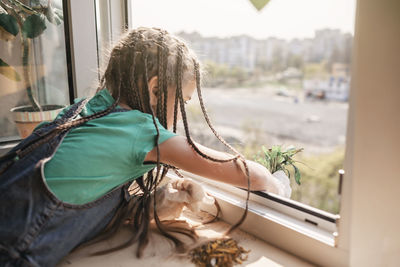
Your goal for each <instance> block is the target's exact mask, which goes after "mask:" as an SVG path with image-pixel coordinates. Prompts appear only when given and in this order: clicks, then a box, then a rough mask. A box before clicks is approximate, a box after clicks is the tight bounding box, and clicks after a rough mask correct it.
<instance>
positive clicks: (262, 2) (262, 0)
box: [250, 0, 269, 11]
mask: <svg viewBox="0 0 400 267" xmlns="http://www.w3.org/2000/svg"><path fill="white" fill-rule="evenodd" d="M250 2H251V3H252V4H253V6H254V7H255V8H256V9H257V10H258V11H260V10H261V9H263V8H264V7H265V6H266V5H267V4H268V2H269V0H250Z"/></svg>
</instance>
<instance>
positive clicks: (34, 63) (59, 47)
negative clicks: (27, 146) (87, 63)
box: [0, 0, 69, 141]
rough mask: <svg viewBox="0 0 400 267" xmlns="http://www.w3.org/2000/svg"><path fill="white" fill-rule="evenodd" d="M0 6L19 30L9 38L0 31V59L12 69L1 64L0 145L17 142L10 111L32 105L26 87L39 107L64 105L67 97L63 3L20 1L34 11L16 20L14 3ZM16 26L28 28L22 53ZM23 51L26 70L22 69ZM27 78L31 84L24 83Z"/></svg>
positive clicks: (5, 3)
mask: <svg viewBox="0 0 400 267" xmlns="http://www.w3.org/2000/svg"><path fill="white" fill-rule="evenodd" d="M2 2H4V3H2V4H3V8H4V9H5V10H6V11H7V12H8V14H9V15H10V16H11V17H13V18H12V19H11V20H15V21H16V24H15V25H16V27H17V28H18V34H17V35H16V36H15V37H12V35H11V34H10V33H8V32H7V31H6V30H4V28H2V27H0V29H1V30H2V31H1V33H0V34H1V40H0V59H1V60H2V62H5V63H6V64H8V65H10V66H11V68H10V67H4V64H3V66H2V67H1V69H2V71H1V72H0V87H1V88H0V141H5V140H10V139H15V138H18V131H17V129H16V126H15V123H14V122H13V118H12V115H11V112H10V109H11V108H13V107H16V106H22V105H30V104H31V101H30V100H29V98H28V95H27V90H26V89H27V87H28V85H29V84H30V85H31V88H32V90H33V95H34V97H35V99H37V101H38V102H39V104H40V105H41V106H44V105H47V104H51V105H66V104H68V102H69V97H68V79H67V64H66V54H65V53H66V50H65V40H64V23H63V14H62V13H63V12H62V1H61V0H53V1H39V0H37V1H21V2H23V3H24V4H26V5H28V6H30V7H31V8H32V9H33V10H34V11H29V12H28V13H27V12H24V11H21V12H20V13H19V15H18V16H17V15H16V13H15V12H13V11H12V10H14V11H16V10H19V9H18V7H19V6H20V5H18V3H17V2H16V1H12V0H10V1H2ZM49 2H50V3H51V9H49V8H48V3H49ZM50 10H51V11H50ZM49 20H51V21H52V22H49ZM19 23H21V25H22V24H23V25H28V26H29V27H27V26H25V28H24V31H23V32H24V33H26V35H27V36H28V38H26V49H25V50H24V49H23V48H24V45H23V44H24V43H25V42H24V41H23V38H22V35H21V27H20V26H18V25H19ZM24 23H25V24H24ZM10 37H12V38H11V39H10ZM29 37H33V38H29ZM7 39H9V40H8V41H7ZM24 51H25V53H26V55H27V61H26V62H27V64H26V65H27V66H28V67H26V68H24V67H23V65H24V64H23V53H24ZM28 73H29V74H28ZM26 77H29V80H30V82H27V83H26V82H25V80H26Z"/></svg>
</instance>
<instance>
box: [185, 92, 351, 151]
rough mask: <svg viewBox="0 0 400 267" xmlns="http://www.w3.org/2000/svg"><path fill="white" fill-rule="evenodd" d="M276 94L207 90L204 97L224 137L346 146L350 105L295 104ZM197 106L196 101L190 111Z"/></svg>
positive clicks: (322, 146)
mask: <svg viewBox="0 0 400 267" xmlns="http://www.w3.org/2000/svg"><path fill="white" fill-rule="evenodd" d="M275 92H276V90H274V89H271V88H269V89H268V88H264V89H215V88H211V89H210V88H204V89H203V97H204V102H205V105H206V107H207V110H208V111H209V113H210V117H211V120H212V122H213V124H214V125H215V126H216V128H217V129H220V130H221V131H223V132H224V133H223V136H226V135H230V134H229V133H230V132H231V133H232V135H234V136H236V137H238V133H239V134H240V133H241V134H242V135H243V134H244V135H246V134H250V133H249V132H251V131H258V132H261V135H265V136H269V138H270V139H271V138H272V140H273V142H282V143H287V142H297V143H299V144H308V145H310V146H313V147H314V148H315V147H317V148H318V147H320V148H321V149H323V148H332V147H336V146H338V145H342V144H344V142H345V135H346V123H347V111H348V104H347V103H339V102H327V101H303V100H302V99H300V100H299V101H298V102H297V103H295V101H294V99H293V97H284V96H277V95H276V94H275ZM196 97H197V96H196ZM194 98H195V97H194ZM197 104H198V103H197V102H196V100H195V101H193V103H191V104H190V106H189V107H188V108H189V110H194V109H195V106H196V105H197ZM196 113H198V112H196ZM203 129H204V128H203ZM242 137H243V136H242ZM238 138H240V137H238Z"/></svg>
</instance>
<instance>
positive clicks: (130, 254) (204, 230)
mask: <svg viewBox="0 0 400 267" xmlns="http://www.w3.org/2000/svg"><path fill="white" fill-rule="evenodd" d="M209 218H210V215H209V214H208V213H206V212H201V213H200V214H196V215H195V216H194V215H193V214H191V213H190V212H189V211H184V212H183V215H182V216H181V218H180V219H185V220H187V221H189V222H190V223H191V224H192V225H199V224H200V222H201V221H205V220H207V219H209ZM229 226H230V225H229V224H227V223H226V222H223V221H217V222H214V223H210V224H207V225H206V226H200V227H198V228H197V230H196V232H197V233H198V235H199V243H201V242H202V241H205V240H207V239H213V238H220V237H222V236H223V233H224V232H225V231H226V230H227V229H229ZM125 231H126V229H123V230H122V231H120V232H119V233H118V234H117V236H116V237H114V238H112V239H110V240H107V241H104V242H101V243H98V244H95V245H92V246H89V247H86V248H82V249H78V250H76V251H74V252H72V253H70V254H69V255H68V256H66V257H65V258H63V259H62V260H61V261H60V263H59V264H58V265H57V267H78V266H98V267H103V266H104V267H105V266H121V267H123V266H136V265H141V266H162V267H168V266H171V267H178V266H195V265H194V264H192V263H191V262H190V259H189V257H187V256H173V254H172V250H171V245H170V244H169V243H168V242H167V241H166V239H165V238H164V237H161V236H159V235H158V234H153V233H152V234H151V236H150V241H149V245H148V246H147V248H146V249H145V250H144V255H143V257H142V258H140V259H138V258H136V256H135V252H136V247H137V245H136V244H134V245H132V246H131V247H128V248H125V249H123V250H119V251H115V252H112V253H110V254H106V255H102V256H96V257H90V256H88V254H89V253H91V252H95V251H99V250H101V249H105V248H110V247H112V246H114V245H116V244H119V243H120V242H122V241H123V240H125V239H126V235H127V233H126V232H125ZM230 237H232V238H233V239H234V240H236V241H237V242H238V244H239V246H241V247H243V248H244V249H245V250H250V252H249V254H248V259H247V260H246V261H244V262H243V264H242V265H241V266H250V267H251V266H253V267H254V266H273V267H275V266H276V267H278V266H298V267H308V266H314V265H312V264H310V263H308V262H306V261H304V260H302V259H300V258H298V257H296V256H294V255H291V254H290V253H287V252H285V251H283V250H281V249H279V248H276V247H274V246H271V245H270V244H268V243H266V242H265V241H263V240H261V239H259V238H257V237H255V236H253V235H250V234H248V233H246V232H244V231H241V230H236V231H234V232H233V233H232V234H231V235H230Z"/></svg>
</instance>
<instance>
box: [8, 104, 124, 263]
mask: <svg viewBox="0 0 400 267" xmlns="http://www.w3.org/2000/svg"><path fill="white" fill-rule="evenodd" d="M84 104H85V102H84V101H81V102H78V103H76V104H74V105H72V106H71V109H69V110H68V112H66V114H64V116H63V117H62V118H60V119H58V120H57V121H54V122H53V123H49V124H47V125H45V126H43V127H41V128H40V129H38V130H36V131H35V132H34V133H33V134H31V135H30V136H29V137H27V138H26V139H24V140H23V141H22V142H21V143H20V144H18V145H17V146H16V147H15V148H13V149H12V150H11V151H10V152H9V153H7V154H6V155H5V156H4V157H2V158H1V159H0V266H54V265H56V264H57V263H58V262H59V261H60V260H61V259H62V258H63V257H64V256H66V255H67V254H68V253H69V252H70V251H71V250H72V249H74V248H75V247H76V246H78V245H79V244H81V243H83V242H85V241H88V240H90V239H91V238H93V237H94V236H95V235H97V234H98V233H99V232H101V231H102V230H103V229H104V228H105V227H106V226H107V224H108V223H109V222H110V221H111V219H112V218H113V216H114V214H115V213H116V211H117V209H118V208H119V207H120V206H121V205H122V204H123V203H124V202H125V203H126V202H127V201H129V200H130V199H131V196H130V195H129V193H128V187H129V183H126V184H124V185H120V186H119V187H117V188H115V189H113V190H112V191H110V192H109V193H107V194H106V195H104V196H102V197H100V198H99V199H97V200H95V201H92V202H90V203H86V204H83V205H75V204H68V203H64V202H62V201H61V200H59V199H58V198H57V197H56V196H55V195H54V194H53V193H52V192H51V191H50V190H49V188H48V186H47V185H46V182H45V180H44V175H43V173H44V163H45V162H46V161H48V160H50V159H51V157H52V156H53V155H54V153H55V152H56V150H57V148H58V146H59V145H60V143H61V142H62V140H63V138H64V137H65V135H66V134H67V132H64V133H62V134H58V135H56V136H55V137H53V138H50V139H49V140H47V141H46V142H45V143H44V144H42V145H40V146H39V147H37V148H35V149H33V150H32V151H29V153H27V154H26V155H25V156H23V157H19V156H18V155H19V154H21V151H26V149H27V147H29V145H30V144H31V143H32V142H34V141H35V140H37V139H40V138H44V137H46V136H47V133H49V131H50V130H51V129H52V128H53V127H56V126H57V125H59V124H61V123H64V122H66V121H68V120H71V119H73V118H74V117H76V115H77V114H78V113H79V112H80V110H81V109H82V107H83V106H84ZM24 149H25V150H24ZM21 155H22V154H21Z"/></svg>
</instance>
